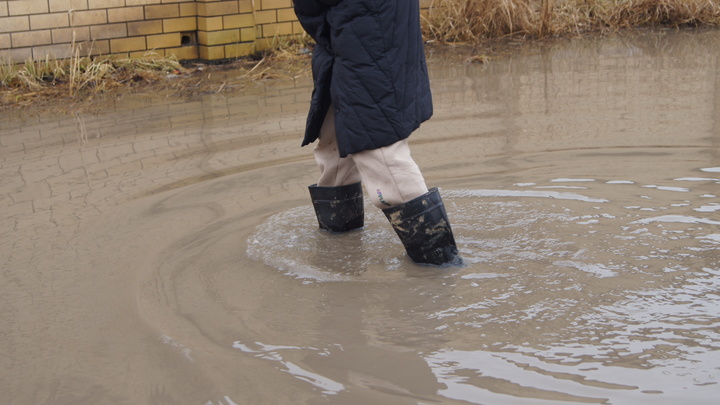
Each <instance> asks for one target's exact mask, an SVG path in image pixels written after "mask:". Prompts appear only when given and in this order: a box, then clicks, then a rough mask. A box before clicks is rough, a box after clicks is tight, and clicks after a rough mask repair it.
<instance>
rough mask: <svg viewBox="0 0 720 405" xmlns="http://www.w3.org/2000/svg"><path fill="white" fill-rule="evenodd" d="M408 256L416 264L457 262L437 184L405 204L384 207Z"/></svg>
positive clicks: (458, 262)
mask: <svg viewBox="0 0 720 405" xmlns="http://www.w3.org/2000/svg"><path fill="white" fill-rule="evenodd" d="M383 213H385V216H386V217H387V219H388V220H389V221H390V225H392V227H393V229H394V230H395V233H397V235H398V236H399V237H400V241H401V242H402V244H403V246H405V251H406V252H407V254H408V256H410V258H411V259H412V260H413V261H414V262H415V263H418V264H428V265H433V266H459V265H462V263H463V261H462V258H461V257H460V255H459V254H458V249H457V245H455V238H454V237H453V233H452V229H450V222H448V217H447V213H446V212H445V205H444V204H443V202H442V198H441V197H440V193H439V192H438V189H437V188H431V189H430V191H428V192H427V193H425V194H423V195H421V196H420V197H417V198H415V199H414V200H410V201H408V202H406V203H404V204H400V205H397V206H395V207H390V208H386V209H384V210H383Z"/></svg>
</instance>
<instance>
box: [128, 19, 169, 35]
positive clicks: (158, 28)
mask: <svg viewBox="0 0 720 405" xmlns="http://www.w3.org/2000/svg"><path fill="white" fill-rule="evenodd" d="M127 29H128V36H131V37H136V36H138V35H148V34H160V33H162V30H163V27H162V21H161V20H152V21H137V22H129V23H128V24H127Z"/></svg>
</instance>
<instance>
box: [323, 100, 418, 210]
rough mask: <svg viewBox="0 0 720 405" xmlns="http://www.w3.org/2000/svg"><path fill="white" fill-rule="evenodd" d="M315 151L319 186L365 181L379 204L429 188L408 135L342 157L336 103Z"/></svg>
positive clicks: (399, 200)
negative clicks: (386, 143) (411, 147)
mask: <svg viewBox="0 0 720 405" xmlns="http://www.w3.org/2000/svg"><path fill="white" fill-rule="evenodd" d="M314 154H315V161H316V162H317V165H318V167H319V168H320V179H319V180H318V182H317V185H318V186H321V187H336V186H344V185H347V184H353V183H357V182H358V181H362V182H363V184H364V185H365V189H366V190H367V192H368V194H369V195H370V201H371V202H372V203H373V205H374V206H376V207H378V208H388V207H392V206H395V205H399V204H402V203H404V202H407V201H410V200H412V199H413V198H415V197H419V196H421V195H423V194H425V193H427V192H428V188H427V186H426V185H425V179H424V178H423V175H422V173H420V168H419V167H418V165H417V164H416V163H415V161H414V160H413V158H412V156H410V147H409V146H408V142H407V139H404V140H402V141H398V142H395V143H394V144H392V145H389V146H385V147H383V148H378V149H372V150H366V151H362V152H359V153H354V154H351V155H348V156H347V157H344V158H341V157H340V154H339V153H338V148H337V143H336V140H335V113H334V108H333V106H332V105H331V106H330V108H329V109H328V113H327V115H326V116H325V121H324V122H323V125H322V127H321V128H320V139H319V140H318V144H317V146H316V147H315V150H314Z"/></svg>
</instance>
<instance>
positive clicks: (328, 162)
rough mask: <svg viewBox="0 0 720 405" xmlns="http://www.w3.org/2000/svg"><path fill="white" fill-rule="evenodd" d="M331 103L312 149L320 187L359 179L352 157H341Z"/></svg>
mask: <svg viewBox="0 0 720 405" xmlns="http://www.w3.org/2000/svg"><path fill="white" fill-rule="evenodd" d="M334 111H335V110H334V108H333V106H332V104H331V105H330V108H329V109H328V112H327V114H326V115H325V121H323V124H322V127H321V128H320V137H319V138H318V143H317V146H315V149H314V150H313V153H314V154H315V161H316V162H317V165H318V168H319V169H320V178H319V179H318V182H317V185H318V186H320V187H336V186H345V185H348V184H354V183H357V182H359V181H360V172H358V169H357V167H355V163H354V162H353V159H352V158H350V157H345V158H341V157H340V153H339V152H338V147H337V141H336V139H335V113H334Z"/></svg>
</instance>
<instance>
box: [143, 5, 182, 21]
mask: <svg viewBox="0 0 720 405" xmlns="http://www.w3.org/2000/svg"><path fill="white" fill-rule="evenodd" d="M172 17H180V6H178V5H177V4H162V5H159V6H145V19H147V20H153V19H156V18H172Z"/></svg>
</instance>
